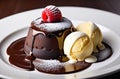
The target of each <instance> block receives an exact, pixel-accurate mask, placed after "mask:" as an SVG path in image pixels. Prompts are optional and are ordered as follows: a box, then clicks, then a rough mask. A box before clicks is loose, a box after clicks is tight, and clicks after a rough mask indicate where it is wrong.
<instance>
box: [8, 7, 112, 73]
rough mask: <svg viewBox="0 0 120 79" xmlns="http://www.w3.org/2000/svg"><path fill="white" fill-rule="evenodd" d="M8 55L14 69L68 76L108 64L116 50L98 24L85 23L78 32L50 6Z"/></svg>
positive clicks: (58, 11)
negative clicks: (103, 62) (109, 43)
mask: <svg viewBox="0 0 120 79" xmlns="http://www.w3.org/2000/svg"><path fill="white" fill-rule="evenodd" d="M7 54H8V55H9V62H10V63H11V65H14V66H17V67H20V68H23V69H26V70H34V69H36V70H38V71H40V72H44V73H50V74H67V73H73V72H77V71H81V70H84V69H86V68H88V67H90V66H91V64H92V63H97V62H101V61H103V60H106V59H107V58H109V57H110V56H111V55H112V48H111V47H110V46H109V45H108V44H107V43H105V42H104V41H103V37H102V32H101V30H100V28H99V27H98V26H97V25H96V24H94V23H92V22H84V23H80V24H79V25H78V26H77V27H76V28H75V27H74V26H73V24H72V22H71V21H70V20H69V19H67V18H65V17H63V16H62V13H61V11H60V10H59V9H58V8H57V7H56V6H54V5H50V6H47V7H45V9H44V10H43V12H42V15H41V17H39V18H37V19H36V20H33V21H32V22H31V26H30V27H29V31H28V34H27V36H26V37H23V38H20V39H17V40H15V41H14V42H12V43H11V44H10V45H9V47H8V48H7Z"/></svg>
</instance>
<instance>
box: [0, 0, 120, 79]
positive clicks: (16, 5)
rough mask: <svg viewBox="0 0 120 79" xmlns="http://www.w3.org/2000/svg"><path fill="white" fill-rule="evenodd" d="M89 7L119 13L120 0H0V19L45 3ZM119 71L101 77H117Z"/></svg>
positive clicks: (108, 78) (43, 5)
mask: <svg viewBox="0 0 120 79" xmlns="http://www.w3.org/2000/svg"><path fill="white" fill-rule="evenodd" d="M50 4H52V5H56V6H77V7H90V8H95V9H100V10H105V11H109V12H113V13H116V14H118V15H120V0H69V1H68V0H0V19H2V18H4V17H7V16H9V15H13V14H16V13H19V12H23V11H27V10H32V9H37V8H43V7H45V6H47V5H50ZM119 75H120V72H117V73H114V74H111V75H109V76H106V77H102V78H101V79H118V78H119Z"/></svg>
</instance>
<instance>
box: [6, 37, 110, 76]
mask: <svg viewBox="0 0 120 79" xmlns="http://www.w3.org/2000/svg"><path fill="white" fill-rule="evenodd" d="M24 43H25V37H23V38H20V39H18V40H16V41H14V42H13V43H12V44H11V45H10V46H9V47H8V49H7V54H8V55H9V62H10V63H11V64H13V65H15V66H17V67H20V68H23V69H25V70H30V71H32V70H34V69H37V70H38V71H40V72H45V73H52V74H65V73H71V72H76V71H81V70H83V69H86V68H88V67H89V66H90V65H91V64H90V63H86V62H84V61H78V62H76V63H74V64H70V63H68V62H61V61H60V60H61V59H59V60H57V59H56V60H43V59H38V58H35V57H34V56H32V55H31V56H27V55H26V54H25V52H24ZM104 45H105V47H106V48H105V49H104V50H101V51H99V53H94V55H95V56H96V57H97V59H98V60H97V62H101V61H103V60H106V59H107V58H109V57H110V56H111V55H112V49H111V47H110V46H109V45H108V44H106V43H104ZM26 57H27V58H26Z"/></svg>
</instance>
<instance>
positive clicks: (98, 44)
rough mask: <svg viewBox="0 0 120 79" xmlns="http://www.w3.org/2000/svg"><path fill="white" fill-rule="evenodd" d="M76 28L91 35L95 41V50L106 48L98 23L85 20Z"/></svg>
mask: <svg viewBox="0 0 120 79" xmlns="http://www.w3.org/2000/svg"><path fill="white" fill-rule="evenodd" d="M76 29H77V30H78V31H81V32H84V33H86V34H87V35H88V36H89V37H90V39H91V40H92V42H93V48H94V49H93V51H94V52H98V49H97V48H99V49H100V50H102V49H104V48H105V46H104V45H103V44H102V40H103V36H102V33H101V30H100V29H99V27H98V26H97V25H96V24H94V23H92V22H84V23H81V24H79V25H78V26H77V27H76Z"/></svg>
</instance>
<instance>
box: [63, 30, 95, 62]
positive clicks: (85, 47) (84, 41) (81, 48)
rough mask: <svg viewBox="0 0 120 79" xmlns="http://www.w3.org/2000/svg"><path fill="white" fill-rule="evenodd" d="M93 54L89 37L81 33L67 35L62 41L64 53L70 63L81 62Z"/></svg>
mask: <svg viewBox="0 0 120 79" xmlns="http://www.w3.org/2000/svg"><path fill="white" fill-rule="evenodd" d="M92 52H93V43H92V41H91V40H90V39H89V36H88V35H87V34H85V33H83V32H80V31H76V32H72V33H71V34H69V35H68V36H67V37H66V38H65V41H64V53H65V54H66V55H67V57H68V58H69V59H70V61H72V62H75V61H83V60H84V59H85V58H86V57H88V56H90V55H91V54H92Z"/></svg>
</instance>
